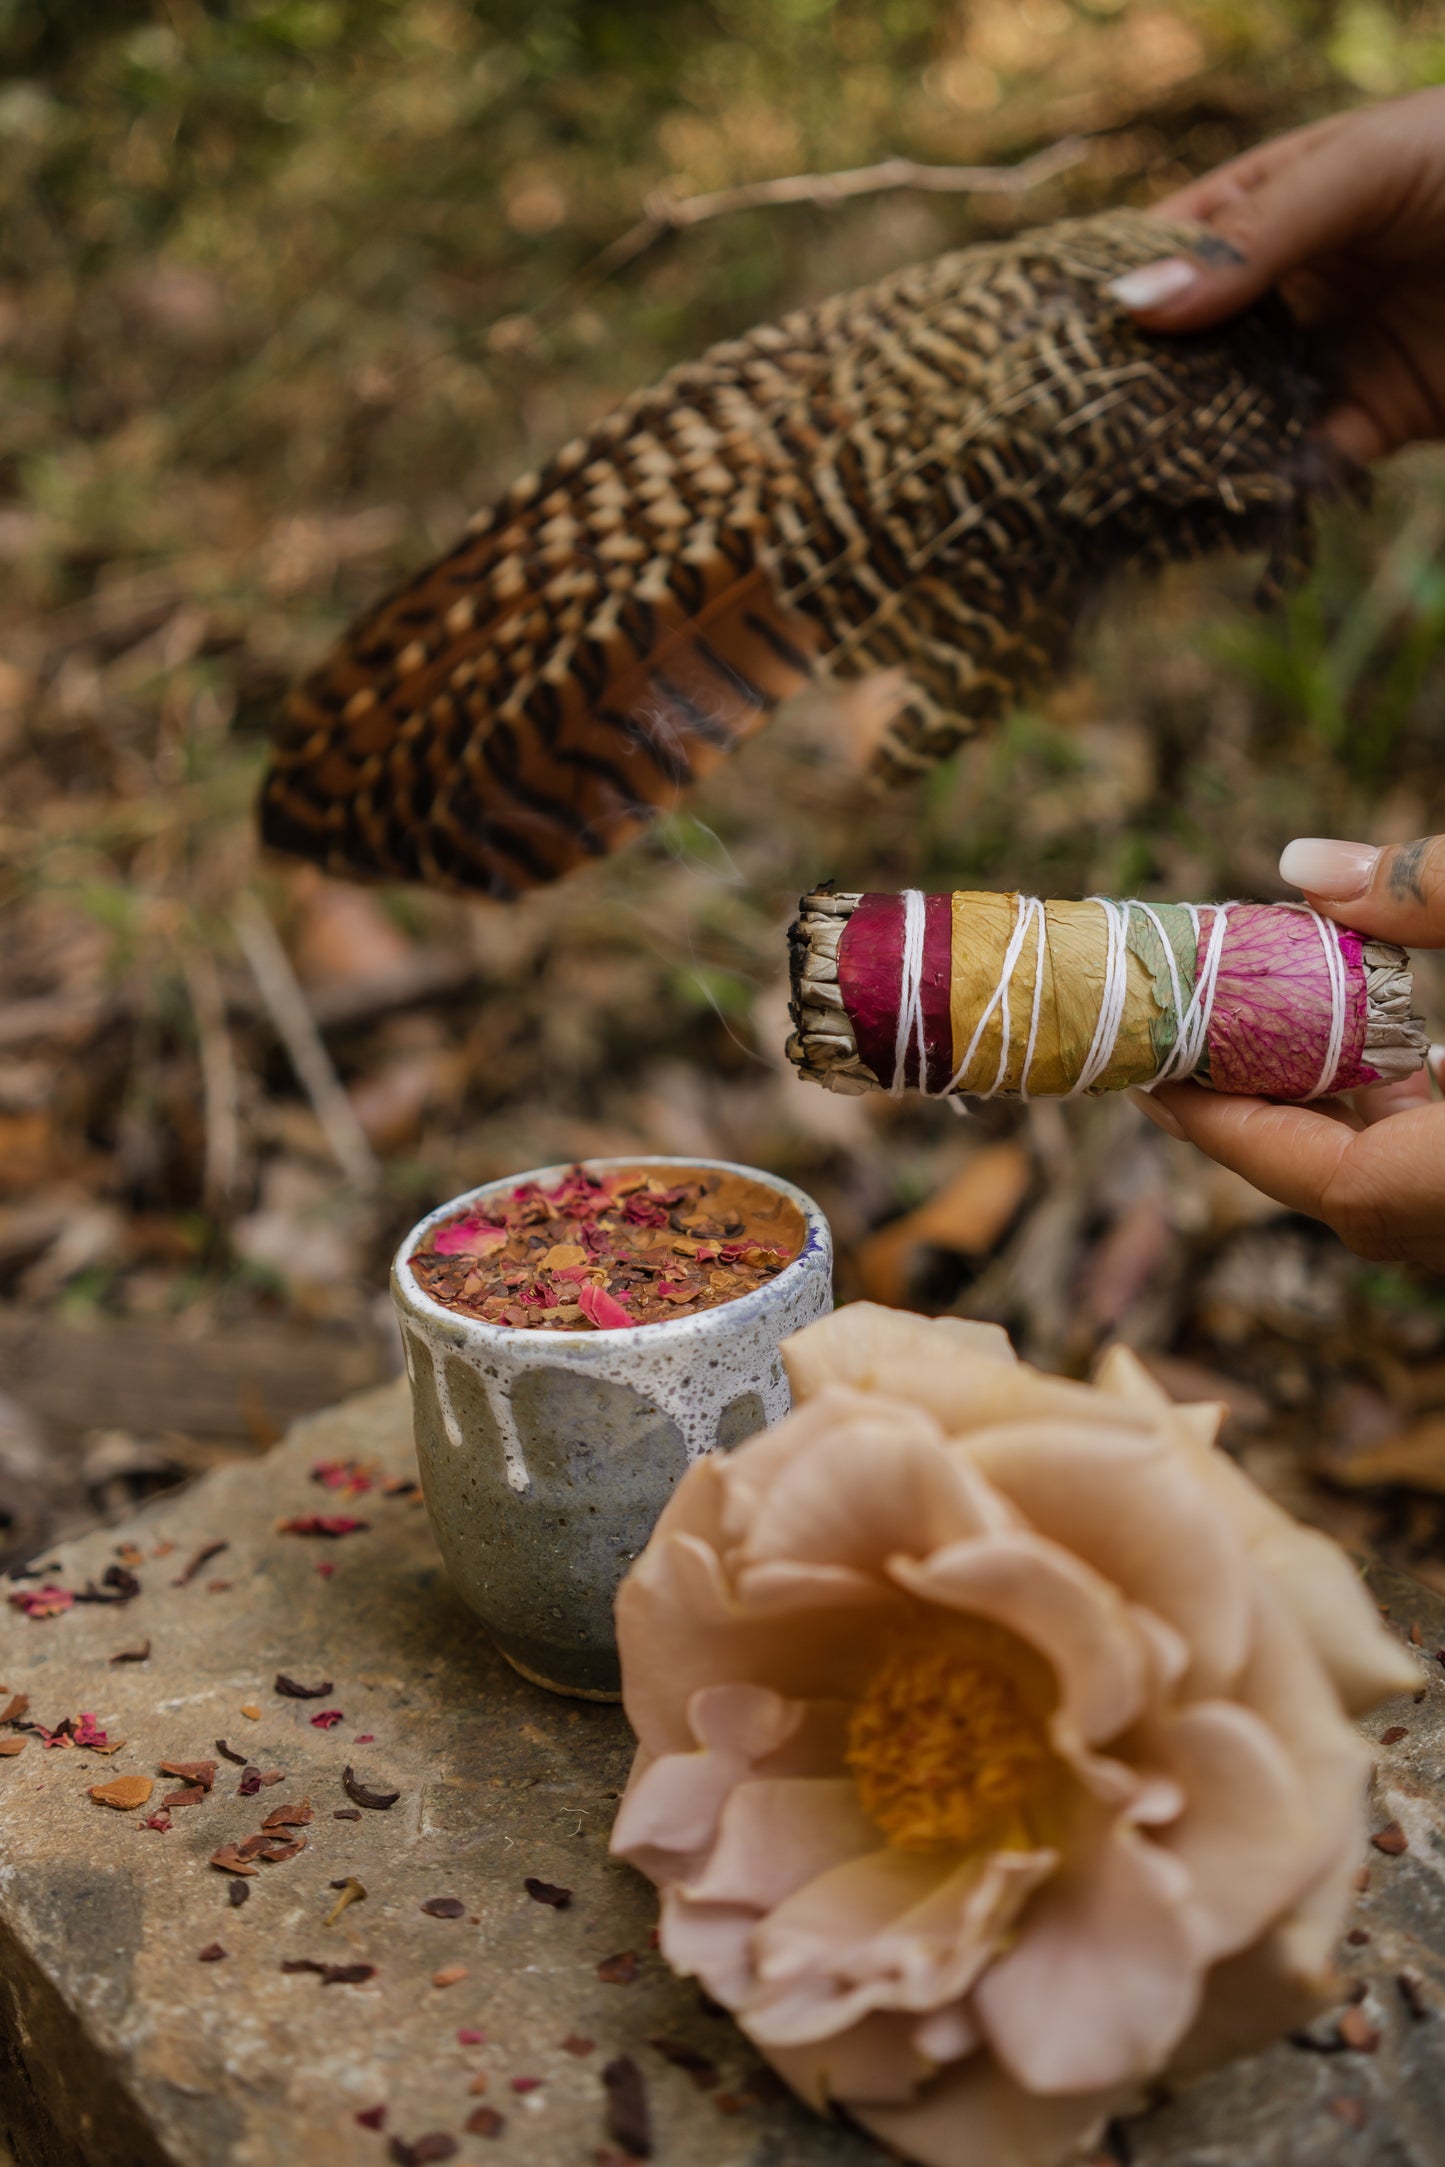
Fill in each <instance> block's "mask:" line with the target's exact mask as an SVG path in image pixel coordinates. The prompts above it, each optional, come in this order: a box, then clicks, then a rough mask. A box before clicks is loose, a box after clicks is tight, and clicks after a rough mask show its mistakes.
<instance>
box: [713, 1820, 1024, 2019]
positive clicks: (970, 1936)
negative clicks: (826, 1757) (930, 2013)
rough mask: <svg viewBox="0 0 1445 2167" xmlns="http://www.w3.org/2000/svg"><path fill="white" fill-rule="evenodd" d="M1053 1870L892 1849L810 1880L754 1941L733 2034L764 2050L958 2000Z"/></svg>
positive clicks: (1018, 1855) (1009, 1856) (1008, 1859)
mask: <svg viewBox="0 0 1445 2167" xmlns="http://www.w3.org/2000/svg"><path fill="white" fill-rule="evenodd" d="M1056 1863H1057V1855H1056V1853H1054V1852H1052V1851H1030V1852H1026V1851H999V1852H995V1853H993V1854H992V1855H991V1856H981V1857H977V1858H973V1859H967V1860H963V1861H959V1860H957V1856H956V1854H949V1853H946V1852H945V1853H932V1854H928V1853H916V1852H915V1853H910V1852H904V1851H896V1850H888V1851H875V1852H873V1853H872V1854H871V1855H869V1856H865V1857H862V1858H857V1859H854V1860H852V1861H851V1863H849V1864H848V1865H845V1866H838V1867H835V1868H834V1869H833V1870H832V1872H831V1873H826V1874H820V1875H818V1877H817V1878H816V1879H815V1880H813V1881H810V1882H808V1883H806V1884H805V1885H804V1886H803V1887H802V1888H800V1889H799V1890H798V1891H797V1893H796V1894H795V1895H793V1896H791V1897H789V1898H788V1899H787V1900H786V1901H785V1902H784V1903H782V1904H780V1905H779V1906H778V1907H777V1909H776V1910H775V1911H773V1912H772V1913H771V1914H770V1915H769V1916H768V1917H767V1918H766V1919H764V1920H763V1921H762V1923H761V1924H760V1925H759V1926H758V1928H757V1930H756V1932H755V1933H754V1935H753V1943H752V1948H753V1959H754V1963H755V1966H756V1969H757V1975H758V1981H759V1985H758V1989H757V1990H756V1991H755V1992H754V1993H753V1994H752V1996H751V1997H750V1998H749V2000H748V2002H747V2003H746V2005H745V2006H744V2007H743V2008H741V2009H740V2010H739V2011H738V2012H737V2015H738V2021H739V2023H740V2024H741V2025H742V2026H743V2029H744V2030H745V2031H746V2032H747V2033H748V2034H749V2036H750V2037H752V2038H754V2039H756V2040H757V2042H758V2044H759V2045H760V2046H761V2047H763V2048H764V2049H765V2050H766V2049H768V2048H771V2047H773V2046H796V2045H799V2044H800V2043H802V2042H803V2041H804V2040H808V2039H820V2038H824V2037H827V2036H828V2035H830V2034H832V2033H835V2032H838V2031H840V2030H842V2029H844V2028H846V2027H847V2026H848V2025H850V2024H856V2023H857V2022H858V2021H859V2020H860V2019H861V2018H862V2017H864V2016H866V2015H867V2014H868V2013H869V2012H870V2011H871V2010H874V2009H910V2010H915V2011H918V2012H920V2013H921V2012H925V2011H927V2010H929V2009H933V2008H937V2007H938V2006H939V2005H940V2004H942V2003H945V2002H951V2001H956V2000H958V1998H959V1997H960V1996H961V1995H963V1994H964V1993H966V1992H967V1991H968V1988H969V1987H970V1986H971V1985H972V1983H973V1981H974V1980H975V1979H976V1978H977V1977H978V1976H979V1974H980V1972H981V1971H982V1970H983V1968H984V1966H985V1965H986V1964H987V1963H988V1961H989V1958H990V1956H991V1955H992V1953H993V1952H994V1950H995V1949H996V1948H997V1947H998V1945H999V1942H1000V1940H1001V1938H1002V1937H1003V1936H1004V1935H1005V1934H1006V1933H1007V1931H1008V1929H1009V1927H1010V1926H1011V1924H1012V1922H1013V1920H1014V1919H1015V1917H1016V1916H1017V1914H1018V1912H1019V1910H1020V1908H1021V1906H1022V1905H1023V1903H1024V1901H1025V1900H1026V1898H1027V1897H1028V1896H1029V1894H1030V1893H1031V1891H1032V1890H1033V1889H1034V1888H1036V1887H1037V1886H1038V1884H1039V1883H1040V1882H1041V1881H1044V1880H1046V1879H1047V1878H1048V1876H1049V1875H1050V1874H1051V1873H1052V1872H1053V1870H1054V1867H1055V1865H1056ZM950 1867H951V1870H950Z"/></svg>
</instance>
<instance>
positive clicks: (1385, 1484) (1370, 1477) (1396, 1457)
mask: <svg viewBox="0 0 1445 2167" xmlns="http://www.w3.org/2000/svg"><path fill="white" fill-rule="evenodd" d="M1327 1472H1328V1474H1329V1477H1330V1480H1331V1481H1332V1482H1339V1483H1343V1484H1344V1485H1345V1487H1346V1488H1347V1489H1351V1490H1373V1489H1381V1490H1383V1489H1400V1490H1428V1491H1430V1492H1431V1493H1432V1494H1433V1495H1435V1496H1442V1495H1445V1414H1433V1415H1425V1416H1424V1417H1423V1418H1422V1419H1421V1420H1420V1421H1419V1422H1412V1423H1411V1424H1410V1425H1409V1427H1408V1428H1407V1429H1403V1430H1400V1431H1398V1432H1397V1433H1396V1434H1395V1436H1393V1437H1387V1438H1386V1439H1385V1440H1384V1441H1383V1443H1381V1444H1378V1445H1367V1446H1366V1448H1365V1450H1364V1451H1363V1452H1357V1453H1355V1454H1354V1455H1353V1456H1352V1457H1351V1458H1350V1459H1348V1460H1344V1461H1342V1462H1338V1463H1336V1462H1333V1461H1332V1462H1330V1464H1329V1466H1328V1469H1327Z"/></svg>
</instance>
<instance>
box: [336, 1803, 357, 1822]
mask: <svg viewBox="0 0 1445 2167" xmlns="http://www.w3.org/2000/svg"><path fill="white" fill-rule="evenodd" d="M331 1818H332V1820H333V1821H359V1820H360V1819H361V1815H360V1814H359V1813H358V1812H357V1810H356V1808H355V1807H354V1806H338V1807H337V1808H336V1811H335V1812H334V1813H333V1814H332V1816H331Z"/></svg>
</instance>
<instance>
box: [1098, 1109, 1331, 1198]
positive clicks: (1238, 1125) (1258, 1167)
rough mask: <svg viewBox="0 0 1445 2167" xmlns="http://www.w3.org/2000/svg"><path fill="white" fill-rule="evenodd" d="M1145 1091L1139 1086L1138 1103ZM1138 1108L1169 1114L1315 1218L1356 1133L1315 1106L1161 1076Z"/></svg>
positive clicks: (1219, 1155) (1179, 1127) (1218, 1154)
mask: <svg viewBox="0 0 1445 2167" xmlns="http://www.w3.org/2000/svg"><path fill="white" fill-rule="evenodd" d="M1143 1097H1144V1094H1142V1093H1141V1094H1137V1095H1136V1103H1139V1102H1140V1100H1141V1099H1143ZM1143 1110H1144V1111H1145V1112H1146V1113H1148V1115H1149V1117H1150V1119H1151V1120H1156V1121H1157V1120H1158V1116H1159V1115H1160V1114H1161V1113H1162V1114H1165V1115H1167V1116H1168V1120H1167V1121H1161V1122H1159V1126H1160V1127H1161V1128H1167V1129H1169V1133H1170V1134H1171V1135H1178V1136H1181V1137H1183V1138H1185V1139H1186V1140H1187V1141H1188V1142H1189V1143H1191V1144H1197V1145H1198V1146H1199V1149H1200V1150H1201V1151H1206V1152H1208V1154H1209V1156H1210V1158H1211V1159H1217V1160H1218V1161H1219V1163H1220V1165H1221V1166H1228V1167H1232V1168H1233V1169H1234V1171H1235V1173H1236V1174H1242V1175H1243V1176H1244V1178H1245V1180H1246V1181H1247V1182H1250V1183H1252V1184H1253V1186H1254V1187H1255V1188H1256V1189H1261V1190H1263V1192H1264V1194H1265V1195H1266V1196H1272V1197H1274V1198H1275V1200H1276V1202H1278V1203H1280V1204H1283V1205H1285V1206H1286V1207H1287V1208H1288V1209H1289V1210H1290V1211H1303V1212H1308V1213H1309V1215H1310V1216H1311V1217H1312V1218H1315V1219H1319V1218H1322V1217H1323V1216H1324V1213H1323V1209H1322V1203H1321V1200H1322V1198H1323V1196H1324V1194H1325V1191H1326V1190H1327V1189H1328V1187H1329V1185H1330V1183H1331V1181H1333V1180H1334V1179H1335V1177H1336V1175H1337V1174H1338V1171H1339V1166H1340V1162H1341V1160H1342V1159H1343V1158H1344V1156H1345V1154H1346V1153H1347V1152H1348V1151H1349V1149H1350V1146H1351V1143H1352V1141H1353V1138H1354V1135H1355V1133H1356V1132H1355V1131H1354V1129H1353V1128H1351V1127H1350V1126H1348V1125H1347V1124H1346V1123H1345V1122H1343V1121H1340V1120H1338V1119H1336V1118H1332V1117H1331V1116H1330V1115H1329V1114H1326V1113H1325V1112H1324V1111H1323V1110H1322V1109H1320V1108H1316V1107H1304V1106H1276V1105H1273V1104H1272V1103H1271V1102H1270V1100H1268V1099H1245V1098H1229V1097H1226V1096H1225V1095H1224V1094H1223V1093H1222V1092H1218V1091H1202V1090H1201V1089H1200V1087H1199V1086H1198V1084H1165V1085H1163V1086H1161V1088H1160V1089H1159V1090H1158V1091H1155V1092H1152V1093H1150V1094H1148V1102H1147V1103H1146V1104H1145V1105H1144V1107H1143ZM1171 1124H1172V1126H1171Z"/></svg>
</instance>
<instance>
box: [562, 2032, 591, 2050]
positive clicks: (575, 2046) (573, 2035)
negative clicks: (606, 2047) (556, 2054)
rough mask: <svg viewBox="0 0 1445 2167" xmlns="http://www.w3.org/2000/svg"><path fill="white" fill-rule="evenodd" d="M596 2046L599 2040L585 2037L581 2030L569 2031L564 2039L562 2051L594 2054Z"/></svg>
mask: <svg viewBox="0 0 1445 2167" xmlns="http://www.w3.org/2000/svg"><path fill="white" fill-rule="evenodd" d="M596 2047H597V2041H596V2040H595V2039H587V2038H584V2036H583V2035H582V2033H581V2032H568V2034H567V2036H566V2038H565V2039H564V2040H563V2041H562V2052H563V2053H564V2054H579V2055H580V2054H592V2053H594V2052H595V2051H596Z"/></svg>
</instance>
